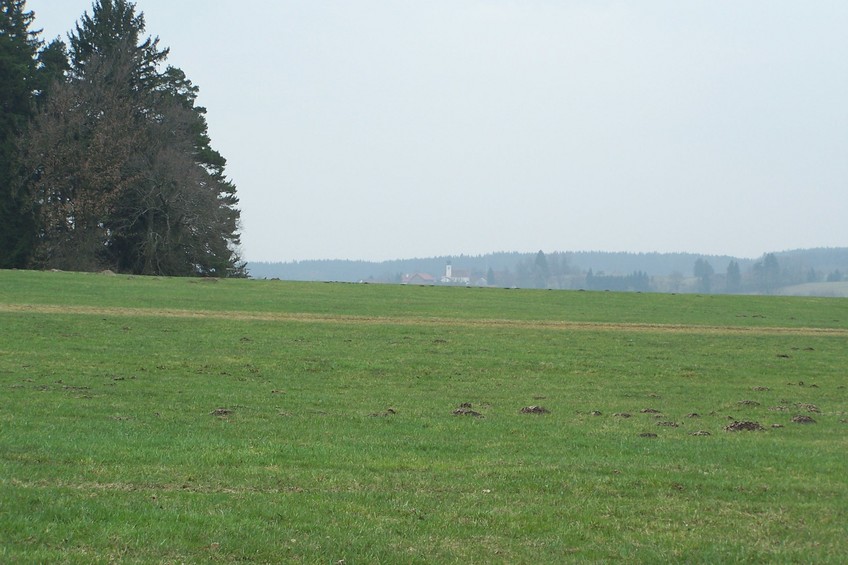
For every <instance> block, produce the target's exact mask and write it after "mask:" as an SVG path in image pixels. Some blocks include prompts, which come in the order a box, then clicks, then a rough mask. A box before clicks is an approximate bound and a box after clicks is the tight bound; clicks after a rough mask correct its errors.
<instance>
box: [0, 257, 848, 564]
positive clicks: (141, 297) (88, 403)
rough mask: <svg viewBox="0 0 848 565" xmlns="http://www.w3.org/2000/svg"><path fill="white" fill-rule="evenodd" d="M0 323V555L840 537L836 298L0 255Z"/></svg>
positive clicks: (614, 552) (841, 316) (841, 402)
mask: <svg viewBox="0 0 848 565" xmlns="http://www.w3.org/2000/svg"><path fill="white" fill-rule="evenodd" d="M0 324H2V325H0V328H2V330H0V390H2V393H3V396H2V398H3V402H2V403H0V561H2V562H69V563H91V562H104V563H105V562H110V561H121V562H130V563H132V562H137V563H145V562H221V563H228V562H236V561H248V562H268V563H272V562H281V561H292V562H298V561H299V562H309V563H321V562H323V563H335V562H338V561H339V560H342V559H344V560H345V563H348V564H349V563H375V562H382V563H397V562H454V561H464V562H469V561H470V562H485V563H488V562H504V563H524V562H534V563H535V562H562V561H580V562H585V561H589V562H593V561H594V562H607V561H635V562H669V561H671V562H769V563H771V562H805V563H806V562H816V563H828V562H832V563H838V562H841V561H842V560H843V558H844V555H845V554H846V553H848V542H846V539H848V537H846V534H848V531H846V530H848V515H847V514H848V511H846V505H845V503H844V502H845V500H848V484H846V480H845V477H846V476H848V462H846V458H845V452H846V448H848V441H846V437H847V436H846V430H848V424H846V422H845V421H846V418H848V415H846V412H848V393H846V388H845V386H846V384H848V382H846V381H847V380H848V379H846V372H845V367H846V366H848V355H846V348H845V343H846V337H848V303H846V302H845V301H844V300H841V299H813V298H790V297H718V296H694V295H679V296H672V295H650V294H616V293H589V292H586V293H584V292H545V291H529V290H527V291H517V290H511V291H510V290H503V289H463V288H439V287H434V288H417V287H399V286H398V287H395V286H377V285H340V284H320V283H318V284H308V283H282V282H278V281H223V280H222V281H217V282H204V281H197V280H186V279H164V278H163V279H156V278H145V277H123V276H117V277H107V276H98V275H84V274H71V273H33V272H23V271H14V272H13V271H0ZM762 388H767V389H768V390H755V389H762ZM745 401H748V402H745ZM465 402H468V403H471V404H472V407H473V409H474V410H476V411H478V412H480V413H482V414H483V417H481V418H476V417H472V416H454V415H452V411H453V410H454V409H456V408H457V407H458V406H459V405H460V404H461V403H465ZM752 402H755V403H757V404H753V403H752ZM529 405H542V406H544V407H546V408H547V409H549V410H550V413H548V414H545V415H526V414H520V413H519V410H520V409H521V408H522V407H524V406H529ZM808 405H814V406H812V407H811V406H808ZM648 408H650V409H654V410H659V411H660V412H661V414H659V415H655V414H650V413H643V412H641V411H642V410H644V409H648ZM811 408H815V409H817V410H818V412H810V411H809V410H810V409H811ZM221 409H224V410H221ZM595 411H597V412H600V414H599V415H593V412H595ZM623 413H628V414H631V417H629V418H625V417H622V416H620V414H623ZM692 413H698V414H699V417H697V418H696V417H688V415H690V414H692ZM218 414H220V415H218ZM617 414H619V415H617ZM802 414H803V415H809V416H812V417H813V418H814V419H815V420H816V423H815V424H807V425H803V424H797V423H794V422H792V417H793V416H796V415H802ZM657 416H659V417H657ZM733 420H750V421H757V422H759V423H761V424H762V425H763V426H764V427H765V430H763V431H760V432H735V433H733V432H726V431H724V427H725V426H727V425H728V424H729V423H730V422H731V421H733ZM659 422H673V423H675V424H677V427H672V426H660V425H657V424H658V423H659ZM772 424H779V425H782V426H783V427H781V428H772V427H771V425H772ZM698 430H703V431H708V432H710V434H711V435H709V436H693V435H690V434H691V433H693V432H695V431H698ZM646 433H650V434H656V437H641V434H646Z"/></svg>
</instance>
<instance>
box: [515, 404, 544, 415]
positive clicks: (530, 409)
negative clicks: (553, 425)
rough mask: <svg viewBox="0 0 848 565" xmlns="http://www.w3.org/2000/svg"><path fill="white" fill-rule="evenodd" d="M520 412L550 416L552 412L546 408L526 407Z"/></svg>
mask: <svg viewBox="0 0 848 565" xmlns="http://www.w3.org/2000/svg"><path fill="white" fill-rule="evenodd" d="M520 412H521V413H522V414H548V413H549V412H550V410H548V409H547V408H545V407H544V406H525V407H524V408H522V409H521V410H520Z"/></svg>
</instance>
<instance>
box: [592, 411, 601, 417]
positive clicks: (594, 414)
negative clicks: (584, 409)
mask: <svg viewBox="0 0 848 565" xmlns="http://www.w3.org/2000/svg"><path fill="white" fill-rule="evenodd" d="M589 414H591V415H592V416H600V415H601V411H600V410H592V411H591V412H589Z"/></svg>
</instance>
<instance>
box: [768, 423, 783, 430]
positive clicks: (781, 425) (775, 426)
mask: <svg viewBox="0 0 848 565" xmlns="http://www.w3.org/2000/svg"><path fill="white" fill-rule="evenodd" d="M771 427H772V428H774V429H778V428H782V427H783V424H772V425H771Z"/></svg>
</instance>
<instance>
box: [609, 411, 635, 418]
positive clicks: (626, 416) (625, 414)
mask: <svg viewBox="0 0 848 565" xmlns="http://www.w3.org/2000/svg"><path fill="white" fill-rule="evenodd" d="M613 416H618V417H619V418H629V417H630V416H631V414H629V413H627V412H616V413H615V414H613Z"/></svg>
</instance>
